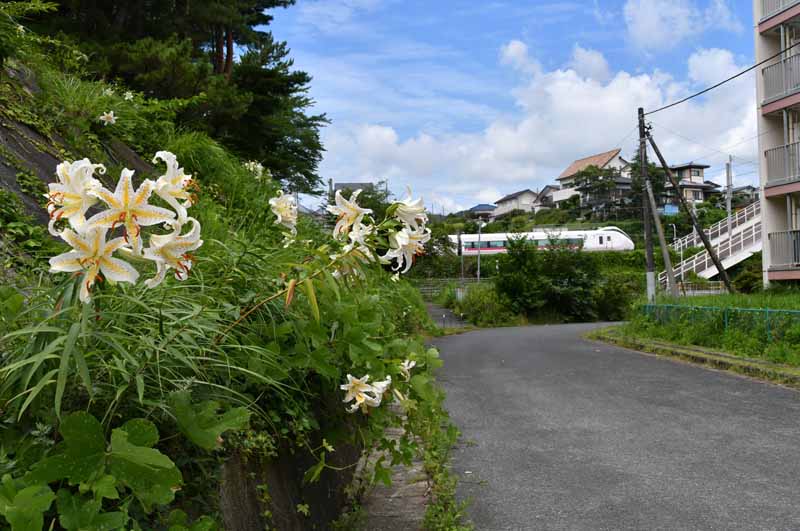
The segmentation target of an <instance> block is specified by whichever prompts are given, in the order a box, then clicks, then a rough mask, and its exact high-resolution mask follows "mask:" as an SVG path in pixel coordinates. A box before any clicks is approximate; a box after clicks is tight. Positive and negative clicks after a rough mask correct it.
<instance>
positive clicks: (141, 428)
mask: <svg viewBox="0 0 800 531" xmlns="http://www.w3.org/2000/svg"><path fill="white" fill-rule="evenodd" d="M120 429H121V430H124V431H125V432H127V433H128V442H130V443H131V444H135V445H136V446H145V447H147V448H152V447H153V446H155V444H156V443H157V442H158V429H157V428H156V425H155V424H153V423H152V422H150V421H149V420H146V419H131V420H129V421H128V422H126V423H125V424H123V425H122V427H121V428H120Z"/></svg>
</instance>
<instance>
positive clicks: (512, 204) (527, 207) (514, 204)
mask: <svg viewBox="0 0 800 531" xmlns="http://www.w3.org/2000/svg"><path fill="white" fill-rule="evenodd" d="M537 196H538V194H537V193H536V192H534V191H533V190H530V189H527V188H526V189H525V190H520V191H519V192H514V193H513V194H508V195H507V196H505V197H501V198H500V199H498V200H497V201H495V202H494V204H495V205H497V208H496V209H495V211H494V212H493V213H492V217H493V218H496V217H498V216H502V215H503V214H508V213H509V212H511V211H512V210H522V211H523V212H533V204H534V202H535V201H536V198H537Z"/></svg>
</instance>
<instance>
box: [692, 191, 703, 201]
mask: <svg viewBox="0 0 800 531" xmlns="http://www.w3.org/2000/svg"><path fill="white" fill-rule="evenodd" d="M692 197H693V199H694V200H695V201H702V200H703V192H701V191H700V190H692Z"/></svg>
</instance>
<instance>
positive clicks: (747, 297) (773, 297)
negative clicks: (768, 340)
mask: <svg viewBox="0 0 800 531" xmlns="http://www.w3.org/2000/svg"><path fill="white" fill-rule="evenodd" d="M658 302H659V303H661V304H680V305H690V306H715V307H719V308H770V309H773V310H800V290H796V289H788V290H787V289H784V290H778V289H775V290H767V291H763V292H759V293H750V294H745V293H734V294H727V293H726V294H723V295H704V296H698V297H692V298H690V299H687V298H686V297H679V298H673V297H659V299H658Z"/></svg>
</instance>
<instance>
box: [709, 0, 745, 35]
mask: <svg viewBox="0 0 800 531" xmlns="http://www.w3.org/2000/svg"><path fill="white" fill-rule="evenodd" d="M705 22H706V26H707V27H708V28H713V27H717V28H720V29H724V30H728V31H732V32H734V33H742V32H743V31H744V26H743V25H742V23H741V22H740V21H739V19H738V18H736V15H734V14H733V11H731V8H730V7H729V6H728V2H727V0H711V4H710V5H709V6H708V7H707V8H706V11H705Z"/></svg>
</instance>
